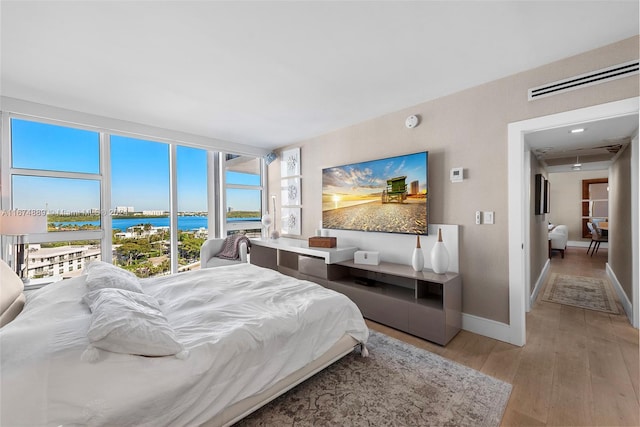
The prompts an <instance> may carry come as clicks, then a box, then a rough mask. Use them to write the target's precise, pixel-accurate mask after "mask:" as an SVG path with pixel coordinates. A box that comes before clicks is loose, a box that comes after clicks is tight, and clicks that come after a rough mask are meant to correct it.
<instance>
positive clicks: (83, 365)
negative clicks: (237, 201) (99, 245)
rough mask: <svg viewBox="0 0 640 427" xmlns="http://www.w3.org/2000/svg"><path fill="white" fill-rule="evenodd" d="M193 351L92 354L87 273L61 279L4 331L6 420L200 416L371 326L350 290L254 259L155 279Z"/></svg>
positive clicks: (152, 283) (191, 421) (126, 421)
mask: <svg viewBox="0 0 640 427" xmlns="http://www.w3.org/2000/svg"><path fill="white" fill-rule="evenodd" d="M142 285H143V289H144V291H145V293H148V294H150V295H153V296H155V297H156V298H157V299H158V300H159V301H161V307H162V311H163V312H164V314H165V316H166V317H167V319H168V320H169V323H170V324H171V326H172V327H173V328H174V330H175V331H176V334H177V336H178V339H179V341H180V342H181V343H182V344H183V346H184V347H185V349H187V350H188V351H189V357H188V358H187V359H185V360H181V359H178V358H175V357H141V356H132V355H125V354H117V353H110V352H106V351H102V352H101V354H100V358H99V360H98V361H96V362H95V363H87V362H82V361H81V360H80V356H81V354H82V352H83V351H84V350H85V349H86V348H87V345H88V339H87V330H88V328H89V323H90V312H89V309H88V307H87V306H86V305H85V304H84V303H83V302H82V297H83V296H84V294H85V292H86V285H85V278H84V277H83V276H81V277H78V278H75V279H71V280H65V281H61V282H57V283H55V284H52V285H49V286H47V287H45V288H43V289H41V290H39V291H37V292H36V293H35V294H34V295H33V296H31V297H30V298H29V299H28V301H27V304H26V305H25V309H24V310H23V312H22V313H21V314H20V315H19V316H18V318H16V319H15V320H14V321H13V322H11V323H10V324H8V325H7V326H5V327H3V328H2V329H0V362H1V364H2V365H1V372H2V376H1V378H0V393H1V395H0V405H1V407H0V414H1V415H0V424H1V425H8V426H33V425H55V426H58V425H119V426H133V425H136V426H168V425H200V424H202V423H204V422H205V421H208V420H211V419H215V417H216V415H218V414H220V413H221V412H222V411H224V409H225V408H229V407H231V406H232V405H234V404H236V403H238V402H240V401H243V400H245V399H248V398H251V397H252V396H255V395H257V394H260V393H263V392H265V391H266V390H268V389H269V388H270V387H271V386H273V385H274V384H275V383H278V382H279V381H281V380H283V379H285V378H286V377H287V376H289V375H290V374H292V373H293V372H295V371H298V370H300V369H302V368H303V367H305V366H307V365H308V364H309V363H310V362H312V361H313V360H316V359H318V358H319V357H320V356H322V355H323V354H325V353H326V352H327V351H328V350H329V349H330V348H331V347H332V346H334V345H335V344H336V343H337V342H338V341H339V340H340V339H341V338H342V337H343V336H344V335H345V334H346V335H348V336H351V337H353V339H355V341H356V342H366V340H367V337H368V329H367V327H366V325H365V323H364V320H363V319H362V316H361V314H360V311H359V310H358V308H357V307H356V306H355V304H353V303H352V302H351V301H350V300H349V299H348V298H346V297H345V296H343V295H341V294H338V293H336V292H333V291H330V290H328V289H325V288H323V287H321V286H319V285H317V284H313V283H311V282H306V281H300V280H297V279H294V278H291V277H288V276H284V275H282V274H280V273H277V272H275V271H272V270H268V269H263V268H260V267H257V266H253V265H250V264H237V265H233V266H228V267H219V268H214V269H205V270H199V271H193V272H186V273H180V274H177V275H172V276H166V277H160V278H151V279H145V280H143V281H142Z"/></svg>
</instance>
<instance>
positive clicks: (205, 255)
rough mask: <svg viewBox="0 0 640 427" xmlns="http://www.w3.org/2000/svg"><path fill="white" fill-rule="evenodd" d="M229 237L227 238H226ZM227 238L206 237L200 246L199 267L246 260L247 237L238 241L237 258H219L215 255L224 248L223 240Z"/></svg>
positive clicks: (218, 265) (230, 263)
mask: <svg viewBox="0 0 640 427" xmlns="http://www.w3.org/2000/svg"><path fill="white" fill-rule="evenodd" d="M227 239H229V238H227ZM227 239H208V240H207V241H205V242H204V243H203V244H202V246H201V247H200V268H212V267H221V266H223V265H232V264H238V263H241V262H247V259H248V258H247V253H248V247H249V243H248V241H249V240H248V239H246V240H241V241H239V242H238V258H237V259H226V258H220V257H217V256H216V255H218V254H220V252H221V251H222V250H223V249H224V248H225V242H226V241H227Z"/></svg>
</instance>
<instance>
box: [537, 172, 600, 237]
mask: <svg viewBox="0 0 640 427" xmlns="http://www.w3.org/2000/svg"><path fill="white" fill-rule="evenodd" d="M608 176H609V171H607V170H601V171H580V172H562V173H550V174H549V183H550V184H551V212H550V213H549V215H548V217H549V221H550V222H551V223H552V224H556V225H558V224H565V225H566V226H567V227H568V228H569V240H570V241H574V242H579V241H585V242H589V241H590V239H584V238H582V180H583V179H595V178H607V177H608Z"/></svg>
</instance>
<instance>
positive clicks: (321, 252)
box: [251, 237, 358, 264]
mask: <svg viewBox="0 0 640 427" xmlns="http://www.w3.org/2000/svg"><path fill="white" fill-rule="evenodd" d="M251 244H252V245H256V246H262V247H265V248H272V249H278V250H282V251H287V252H294V253H297V254H300V255H309V256H313V257H318V258H324V262H325V264H335V263H337V262H343V261H348V260H350V259H353V254H354V253H355V251H357V250H358V248H356V247H355V246H340V240H339V239H338V246H337V247H335V248H315V247H313V248H310V247H309V242H308V241H307V240H301V239H290V238H287V237H281V238H279V239H275V240H273V239H251Z"/></svg>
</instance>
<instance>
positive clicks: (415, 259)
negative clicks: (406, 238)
mask: <svg viewBox="0 0 640 427" xmlns="http://www.w3.org/2000/svg"><path fill="white" fill-rule="evenodd" d="M416 242H417V243H416V247H415V249H413V255H412V256H411V266H412V267H413V269H414V270H415V271H422V269H423V268H424V254H423V253H422V248H421V247H420V236H416Z"/></svg>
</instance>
